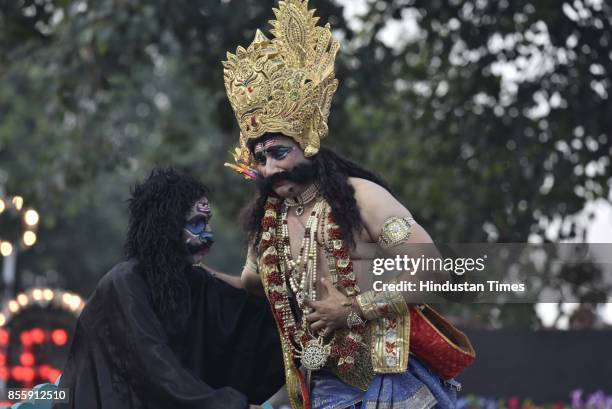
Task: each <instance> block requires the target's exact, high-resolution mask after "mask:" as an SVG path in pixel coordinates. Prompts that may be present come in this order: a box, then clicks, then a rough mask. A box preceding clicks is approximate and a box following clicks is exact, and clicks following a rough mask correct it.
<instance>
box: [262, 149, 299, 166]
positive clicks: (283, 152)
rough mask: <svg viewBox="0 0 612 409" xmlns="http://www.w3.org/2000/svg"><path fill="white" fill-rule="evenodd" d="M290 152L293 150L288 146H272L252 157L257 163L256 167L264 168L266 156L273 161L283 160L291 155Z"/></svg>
mask: <svg viewBox="0 0 612 409" xmlns="http://www.w3.org/2000/svg"><path fill="white" fill-rule="evenodd" d="M292 150H293V148H292V147H289V146H283V145H274V146H272V147H270V148H266V149H264V150H261V151H259V152H256V153H255V155H254V156H255V162H257V164H258V165H262V166H265V165H266V160H267V157H268V156H269V157H270V158H272V159H274V160H283V159H285V158H286V157H287V155H289V154H290V153H291V151H292Z"/></svg>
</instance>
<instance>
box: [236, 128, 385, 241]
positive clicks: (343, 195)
mask: <svg viewBox="0 0 612 409" xmlns="http://www.w3.org/2000/svg"><path fill="white" fill-rule="evenodd" d="M268 137H270V136H265V137H264V138H268ZM252 145H253V143H252V142H251V144H250V146H252ZM310 160H311V163H312V166H313V167H314V178H315V180H316V181H317V183H318V184H319V186H320V187H321V193H322V195H323V197H324V198H325V200H327V202H328V203H329V205H330V207H331V212H332V215H333V217H334V220H335V222H336V223H337V224H338V226H340V230H341V231H342V237H343V239H344V240H345V241H346V243H347V244H348V245H349V246H350V247H353V246H354V245H355V238H354V236H355V233H359V232H360V231H361V229H362V228H363V227H364V226H363V220H362V219H361V214H360V213H359V207H358V206H357V201H356V200H355V189H353V187H352V186H351V185H350V184H349V181H348V178H349V177H356V178H361V179H367V180H369V181H371V182H374V183H376V184H378V185H380V186H382V187H384V188H385V189H387V190H388V191H389V192H390V193H391V194H393V192H392V191H391V189H390V188H389V186H388V184H387V183H386V182H385V181H384V180H383V179H382V178H380V177H379V176H378V175H376V174H374V173H372V172H370V171H369V170H367V169H365V168H363V167H362V166H360V165H358V164H356V163H355V162H352V161H350V160H348V159H346V158H344V157H343V156H341V155H339V154H338V153H336V152H334V151H333V150H331V149H330V148H326V147H321V148H320V149H319V152H318V153H317V154H316V155H314V156H313V157H312V158H311V159H310ZM267 197H268V193H267V192H265V191H260V193H259V196H257V197H256V198H255V199H254V200H253V201H252V202H251V203H250V204H249V205H247V207H245V209H244V210H243V213H242V219H243V228H244V230H245V231H246V233H247V238H248V239H249V241H253V242H258V241H259V235H260V232H261V219H262V218H263V216H264V205H265V204H266V200H267Z"/></svg>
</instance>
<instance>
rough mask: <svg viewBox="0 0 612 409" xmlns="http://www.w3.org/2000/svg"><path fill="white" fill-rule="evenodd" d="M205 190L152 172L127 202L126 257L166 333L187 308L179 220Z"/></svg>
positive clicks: (183, 178)
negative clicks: (132, 263) (131, 261)
mask: <svg viewBox="0 0 612 409" xmlns="http://www.w3.org/2000/svg"><path fill="white" fill-rule="evenodd" d="M207 194H208V188H207V187H206V186H205V185H204V184H202V183H201V182H199V181H197V180H196V179H194V178H193V177H191V176H188V175H186V174H183V173H180V172H178V171H176V170H174V169H172V168H167V169H163V168H156V169H154V170H153V171H152V172H151V174H150V175H149V177H148V178H147V180H146V181H145V182H144V183H142V184H138V185H136V186H135V187H134V189H133V191H132V197H131V198H130V199H129V226H128V232H127V239H126V242H125V252H126V256H127V257H128V258H130V259H134V260H136V262H137V263H136V267H135V268H136V271H137V272H138V273H139V274H141V275H142V276H143V277H144V278H145V280H146V282H147V284H148V285H149V287H150V290H151V297H152V303H153V307H154V309H155V312H156V313H157V315H158V317H159V319H160V320H161V321H162V323H164V325H165V326H166V328H167V329H168V330H170V331H172V330H178V329H180V327H182V326H183V325H184V322H183V320H186V318H187V315H188V313H189V308H190V298H189V288H188V286H187V282H186V279H185V274H186V273H187V272H188V270H189V269H190V267H191V266H190V263H189V261H188V251H187V248H186V247H185V244H184V242H183V227H184V224H185V215H186V214H187V212H188V211H189V209H190V208H191V206H192V205H193V203H194V202H195V201H196V200H197V199H199V198H201V197H202V196H205V195H207Z"/></svg>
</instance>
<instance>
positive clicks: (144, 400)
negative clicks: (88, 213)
mask: <svg viewBox="0 0 612 409" xmlns="http://www.w3.org/2000/svg"><path fill="white" fill-rule="evenodd" d="M206 196H207V189H206V187H205V186H204V185H203V184H201V183H200V182H198V181H196V180H195V179H192V178H191V177H189V176H186V175H184V174H181V173H178V172H176V171H174V170H171V169H158V170H154V171H153V172H152V174H151V175H150V177H149V178H148V179H147V180H146V181H145V182H144V183H143V184H141V185H139V186H137V187H136V188H135V189H134V192H133V195H132V198H131V199H130V204H129V211H130V221H129V229H128V237H127V241H126V251H127V255H128V257H129V260H128V261H126V262H123V263H120V264H118V265H117V266H115V267H114V268H113V269H112V270H111V271H110V272H109V273H108V274H106V275H105V276H104V277H103V278H102V279H101V281H100V283H99V284H98V286H97V288H96V290H95V292H94V293H93V295H92V296H91V298H90V299H89V301H88V302H87V305H86V307H85V309H84V310H83V312H82V314H81V316H80V317H79V320H78V323H77V327H76V332H75V335H74V340H73V343H72V347H71V351H70V355H69V357H68V361H67V363H66V366H65V368H64V372H63V375H62V378H61V383H60V388H62V387H65V388H69V399H68V400H69V402H68V403H64V404H57V405H56V406H55V407H57V408H77V409H80V408H83V409H94V408H99V409H102V408H103V409H111V408H112V409H122V408H151V409H152V408H160V409H162V408H163V409H169V408H172V409H180V408H193V409H196V408H197V409H228V408H229V409H233V408H236V409H245V408H248V407H249V403H248V402H252V403H260V402H262V401H264V400H265V399H266V398H268V397H269V396H271V395H272V394H273V393H274V392H276V391H277V390H278V389H279V387H280V386H281V385H282V383H283V372H282V364H281V359H282V354H281V349H280V346H279V343H278V335H277V332H276V328H275V325H274V320H273V318H272V316H271V314H270V312H269V307H268V305H267V303H266V302H265V299H263V298H257V297H253V296H250V295H248V294H247V293H246V291H244V290H242V289H236V288H234V287H232V286H230V285H228V284H227V283H226V282H224V281H230V282H231V278H229V277H223V276H221V277H220V278H221V280H219V279H217V278H215V277H213V275H211V273H209V272H208V271H206V270H204V269H202V268H201V267H198V266H194V265H196V264H198V263H199V262H201V259H202V257H203V256H204V255H205V254H206V253H207V252H208V250H209V248H210V246H211V245H212V243H213V233H212V229H211V225H210V219H211V217H212V212H211V208H210V205H209V202H208V199H207V197H206Z"/></svg>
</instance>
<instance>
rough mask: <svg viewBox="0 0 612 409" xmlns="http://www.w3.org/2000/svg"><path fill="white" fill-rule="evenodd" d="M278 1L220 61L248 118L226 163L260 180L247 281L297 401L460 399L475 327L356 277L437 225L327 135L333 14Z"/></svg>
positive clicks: (362, 404) (429, 402)
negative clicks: (461, 327) (266, 313)
mask: <svg viewBox="0 0 612 409" xmlns="http://www.w3.org/2000/svg"><path fill="white" fill-rule="evenodd" d="M274 14H275V17H276V19H275V20H273V21H271V24H272V30H271V39H270V38H268V37H266V36H265V35H264V34H263V33H262V32H261V31H259V30H258V31H257V33H256V35H255V39H254V40H253V42H252V43H251V44H250V45H249V46H248V48H246V49H245V48H243V47H238V49H237V51H236V53H235V54H231V53H228V56H227V61H224V62H223V65H224V81H225V87H226V91H227V95H228V98H229V101H230V104H231V106H232V108H233V110H234V113H235V116H236V119H237V120H238V125H239V128H240V145H239V147H238V148H237V150H236V153H235V156H234V158H235V160H236V162H237V163H236V164H228V166H230V167H232V168H233V169H234V170H237V171H238V172H240V173H242V174H244V176H245V177H247V178H251V179H256V180H257V182H258V185H259V188H260V189H259V196H258V197H257V198H256V200H255V201H254V202H253V203H252V204H251V205H250V207H248V208H247V209H246V212H245V226H246V230H247V233H248V237H249V239H250V241H249V250H248V254H247V259H246V264H245V267H244V270H243V273H242V280H243V283H244V284H245V287H246V288H247V289H249V290H250V291H252V292H259V293H261V292H263V293H264V294H265V295H266V297H267V299H268V301H269V303H270V306H271V308H272V312H273V314H274V317H275V319H276V323H277V326H278V329H279V334H280V338H281V344H282V348H283V356H284V364H285V377H286V386H287V391H288V394H289V399H290V401H291V405H292V407H293V408H294V409H302V408H305V409H310V408H312V409H323V408H325V409H343V408H363V409H365V408H380V407H384V408H416V409H421V408H430V407H433V406H436V405H437V406H438V407H440V408H450V407H453V406H454V401H455V398H456V390H457V389H458V384H457V383H456V382H455V381H454V380H453V379H452V378H453V377H454V376H456V375H457V374H458V373H459V372H461V370H462V369H463V368H464V367H465V366H467V365H468V364H469V363H470V362H471V361H472V360H473V359H474V351H473V349H472V347H471V345H470V343H469V340H468V339H467V338H466V337H465V336H464V335H463V334H462V333H461V332H459V331H457V330H456V329H454V328H453V327H452V326H451V325H450V324H449V323H448V322H447V321H445V320H444V319H443V318H442V317H441V316H440V315H438V314H437V313H436V312H435V311H434V310H433V309H431V308H430V307H429V306H427V305H412V304H409V300H406V299H405V298H404V297H403V296H402V294H401V293H398V292H374V291H363V292H362V291H361V290H360V287H361V288H363V289H367V287H368V286H369V285H370V284H371V282H372V272H371V269H370V268H371V265H372V260H373V259H374V258H375V257H378V256H379V255H380V254H384V255H385V256H388V257H394V256H396V255H405V254H410V251H411V250H410V246H411V244H413V243H431V242H432V241H431V238H430V237H429V235H428V234H427V232H426V231H425V230H424V229H423V228H422V227H421V226H419V225H418V224H417V223H416V222H415V220H414V218H413V217H412V216H411V214H410V212H409V211H408V210H407V209H406V208H405V207H404V206H403V205H402V204H401V203H399V202H398V201H397V199H396V198H395V197H394V196H393V195H392V194H391V193H390V190H389V188H388V187H387V185H386V184H385V182H384V181H383V180H381V179H380V178H379V177H377V176H376V175H374V174H372V173H371V172H369V171H367V170H366V169H363V168H362V167H360V166H359V165H357V164H355V163H353V162H351V161H349V160H347V159H344V158H342V157H341V156H339V155H337V154H336V153H334V152H333V151H331V150H329V149H327V148H325V147H321V146H320V141H321V139H323V138H324V137H326V136H327V134H328V127H327V119H328V115H329V111H330V105H331V99H332V96H333V94H334V93H335V91H336V89H337V86H338V81H337V80H336V78H335V74H334V61H335V57H336V53H337V51H338V49H339V43H338V42H337V41H336V40H334V39H333V38H332V34H331V30H330V26H329V24H328V25H326V26H324V27H323V26H317V21H318V18H316V17H315V16H314V10H309V9H308V2H307V1H306V0H284V1H280V3H279V6H278V8H276V9H274ZM409 355H410V357H409Z"/></svg>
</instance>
